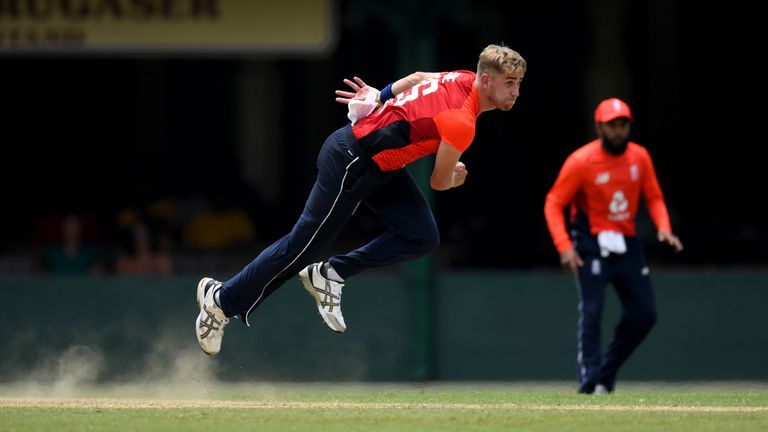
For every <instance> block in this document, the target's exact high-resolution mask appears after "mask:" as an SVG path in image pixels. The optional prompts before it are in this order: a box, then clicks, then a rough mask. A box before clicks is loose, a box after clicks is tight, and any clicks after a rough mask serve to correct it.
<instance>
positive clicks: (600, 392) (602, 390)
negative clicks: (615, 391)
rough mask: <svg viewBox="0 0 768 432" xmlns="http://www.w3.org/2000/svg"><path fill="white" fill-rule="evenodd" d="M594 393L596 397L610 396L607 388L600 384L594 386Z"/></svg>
mask: <svg viewBox="0 0 768 432" xmlns="http://www.w3.org/2000/svg"><path fill="white" fill-rule="evenodd" d="M594 393H595V394H596V395H607V394H611V391H610V390H608V387H606V386H604V385H602V384H598V385H596V386H595V392H594Z"/></svg>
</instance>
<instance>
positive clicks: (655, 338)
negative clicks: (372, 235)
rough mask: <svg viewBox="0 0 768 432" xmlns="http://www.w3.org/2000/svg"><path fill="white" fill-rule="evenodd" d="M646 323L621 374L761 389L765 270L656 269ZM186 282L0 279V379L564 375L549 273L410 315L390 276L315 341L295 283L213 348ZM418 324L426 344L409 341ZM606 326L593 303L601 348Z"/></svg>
mask: <svg viewBox="0 0 768 432" xmlns="http://www.w3.org/2000/svg"><path fill="white" fill-rule="evenodd" d="M654 282H655V289H656V296H657V302H658V309H659V321H658V323H657V326H656V328H655V329H654V330H653V332H652V333H651V335H650V336H649V338H648V339H647V340H646V342H645V343H644V344H643V345H642V346H641V347H640V348H639V349H638V351H637V352H636V354H635V355H634V356H633V357H632V358H631V359H630V360H629V362H628V363H627V364H626V366H625V368H624V369H623V370H622V372H621V374H620V379H626V380H766V379H768V368H767V367H766V365H768V332H766V330H767V329H768V314H766V313H765V308H766V305H768V272H756V271H699V272H659V273H657V274H655V275H654ZM196 283H197V278H192V277H171V278H118V277H103V278H77V277H72V278H64V277H60V278H51V277H0V292H2V298H3V300H4V302H3V308H2V312H0V340H2V341H3V343H4V345H5V346H4V350H3V351H4V355H3V356H2V357H0V382H13V381H24V380H31V381H37V382H40V381H52V380H58V381H61V380H70V381H71V382H75V383H77V382H101V381H130V380H135V379H137V378H138V379H150V380H154V379H160V378H168V377H169V376H172V377H175V379H181V380H187V379H189V380H197V379H202V378H204V377H208V378H211V377H213V378H215V379H220V380H225V381H229V380H232V381H236V380H248V381H407V380H413V379H414V377H415V376H416V374H415V371H417V370H423V369H424V366H425V365H423V364H415V361H414V358H417V357H419V356H415V355H414V350H415V349H417V348H418V347H420V346H421V344H428V345H429V346H430V351H431V352H432V355H431V359H432V360H431V362H432V364H430V365H428V368H427V369H428V370H430V371H431V375H432V378H433V379H435V380H447V381H464V380H471V381H518V380H574V379H575V374H576V367H575V351H576V322H577V308H576V305H577V296H576V291H575V287H574V284H573V281H572V279H571V277H570V276H569V275H566V274H564V273H563V272H551V273H549V272H541V273H539V272H476V273H458V272H456V273H441V274H440V275H438V277H437V279H436V286H435V288H434V289H433V290H432V300H433V303H432V310H431V311H430V312H429V313H426V314H423V311H416V310H414V308H413V306H412V304H413V303H414V302H413V298H412V297H411V296H410V295H409V292H408V289H407V288H405V287H404V284H403V283H401V281H400V279H399V278H398V277H397V275H395V274H393V273H392V274H390V273H382V274H372V275H361V276H358V277H356V278H355V279H354V280H353V281H352V282H351V283H349V284H348V286H347V288H346V289H345V291H344V302H343V307H344V315H345V318H346V321H347V325H348V327H349V328H348V330H347V332H346V333H345V334H343V335H338V334H334V333H332V332H331V331H329V330H328V329H327V328H326V327H325V325H324V324H323V323H322V322H321V320H320V317H319V316H318V315H317V313H316V310H315V307H314V302H313V301H312V300H311V299H310V297H309V296H307V295H306V294H305V293H304V291H303V288H302V287H301V284H300V283H299V282H298V280H292V281H289V282H288V283H287V284H286V285H285V286H284V287H283V288H282V289H280V290H279V291H278V292H277V293H275V294H274V295H273V296H272V297H270V298H269V299H268V300H267V301H266V302H265V303H264V304H263V305H262V306H261V307H260V308H259V309H257V310H256V312H255V313H254V315H252V319H251V322H252V324H251V327H250V328H247V327H246V326H244V325H243V324H242V323H241V322H239V321H237V320H233V322H232V323H231V324H230V326H229V327H228V328H227V333H226V336H225V338H224V342H223V349H222V353H221V354H220V355H219V356H216V357H207V356H205V355H204V354H203V353H202V351H200V350H199V348H198V346H197V342H196V340H195V336H194V333H193V322H194V320H195V317H196V315H197V309H196V305H195V299H194V289H195V286H196ZM422 316H429V317H430V323H431V328H432V329H433V331H432V335H433V337H432V338H431V339H428V340H414V336H413V334H414V332H413V331H412V329H413V328H414V326H415V325H416V324H417V320H419V319H421V318H420V317H422ZM617 317H618V303H617V300H616V297H615V295H609V296H608V297H607V310H606V313H605V316H604V328H603V332H604V336H603V339H604V344H606V343H607V342H608V340H609V339H610V336H611V334H612V331H613V325H614V323H615V320H616V319H617Z"/></svg>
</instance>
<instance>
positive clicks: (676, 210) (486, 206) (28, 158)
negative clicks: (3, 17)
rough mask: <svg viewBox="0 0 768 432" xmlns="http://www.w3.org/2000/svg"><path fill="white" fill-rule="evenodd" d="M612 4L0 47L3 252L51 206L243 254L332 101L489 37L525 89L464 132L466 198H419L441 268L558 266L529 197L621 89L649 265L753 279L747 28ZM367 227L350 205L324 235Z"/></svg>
mask: <svg viewBox="0 0 768 432" xmlns="http://www.w3.org/2000/svg"><path fill="white" fill-rule="evenodd" d="M620 4H621V6H616V4H614V3H613V2H610V1H607V0H606V1H591V2H562V4H560V3H557V2H500V1H499V2H495V1H487V2H482V1H446V2H405V1H402V2H389V3H387V6H384V5H375V4H374V5H372V4H370V2H364V1H342V2H339V3H338V4H337V24H338V29H337V33H336V36H335V39H334V43H333V44H332V47H331V49H330V51H329V52H328V53H326V54H320V55H307V56H302V55H296V54H294V55H285V56H282V55H276V54H270V55H259V54H253V55H247V56H234V55H229V56H212V55H200V56H195V55H189V54H187V55H182V56H167V57H161V56H147V55H145V56H138V55H133V56H130V55H122V56H117V55H114V56H109V55H99V56H96V55H93V56H87V55H74V56H70V55H61V54H60V55H46V56H35V55H10V54H4V55H2V56H0V77H2V81H3V83H4V86H3V88H2V91H1V92H0V125H2V135H1V136H2V143H3V144H2V149H3V150H2V154H3V157H2V160H3V162H4V163H3V169H2V182H3V183H2V184H3V188H2V190H3V192H4V193H3V210H2V213H1V214H2V216H0V222H1V225H0V235H1V236H2V246H1V247H0V254H2V255H3V256H4V257H16V256H19V255H24V254H31V253H34V247H35V244H34V239H33V237H34V233H35V229H36V227H37V226H38V224H39V223H40V220H41V218H42V217H43V216H44V215H46V214H49V213H51V212H55V213H61V212H66V211H78V212H88V213H90V214H93V215H94V217H95V218H96V220H97V221H98V223H99V226H100V234H99V241H101V242H103V243H104V244H107V245H109V244H112V243H116V242H117V241H118V239H117V236H118V234H117V230H116V229H115V219H116V215H117V214H118V212H119V211H120V209H122V208H124V207H126V206H141V205H145V204H147V203H150V202H152V201H154V200H158V199H170V198H173V199H179V198H185V197H202V198H203V199H205V200H207V201H209V202H212V203H216V202H222V201H223V202H225V203H226V204H227V205H233V204H236V205H238V206H240V207H241V208H243V209H245V210H246V211H247V212H248V214H249V215H250V216H251V218H252V220H253V221H254V224H255V226H256V227H257V236H258V239H257V240H258V241H257V243H258V244H260V245H261V244H264V243H268V242H271V241H273V240H275V239H276V238H278V237H280V236H281V235H282V234H284V233H285V232H287V231H288V230H289V229H290V227H291V226H292V224H293V222H294V221H295V220H296V218H297V217H298V215H299V212H300V211H301V208H302V207H303V204H304V200H305V198H306V195H307V193H308V191H309V188H310V187H311V184H312V182H313V180H314V174H315V171H314V161H315V157H316V153H317V150H318V149H319V147H320V145H321V144H322V142H323V140H324V139H325V137H326V136H327V135H328V134H330V133H331V132H332V131H334V130H335V129H337V128H338V127H340V126H342V125H343V124H344V123H345V122H346V107H344V106H342V105H339V104H336V103H335V102H334V101H333V91H334V90H335V89H338V88H341V86H342V84H341V80H342V79H343V78H346V77H352V76H353V75H358V76H360V77H362V78H364V79H365V80H366V81H367V82H368V83H369V84H371V85H373V86H375V87H378V88H381V87H383V86H384V85H386V84H387V83H388V82H390V81H393V80H395V79H397V78H399V77H400V76H402V75H404V74H406V73H408V72H410V71H412V70H449V69H469V70H474V69H475V66H476V62H477V55H478V53H479V52H480V50H482V48H483V47H485V46H486V45H488V44H490V43H502V42H503V43H505V44H506V45H508V46H510V47H511V48H513V49H515V50H517V51H519V52H520V53H521V54H522V55H523V56H524V57H525V58H526V60H527V61H528V73H527V75H526V77H525V81H524V84H523V86H522V91H521V93H522V95H521V97H520V99H519V100H518V102H517V104H516V106H515V107H514V108H513V110H512V111H511V112H508V113H503V112H496V111H494V112H489V113H484V114H483V115H482V116H480V118H479V119H478V128H477V130H478V132H477V135H476V139H475V142H474V144H473V145H472V147H471V148H470V149H469V150H468V151H467V152H466V153H465V156H464V157H463V160H464V162H465V163H466V164H467V167H468V170H469V171H470V176H469V178H468V181H467V183H466V185H465V186H464V187H461V188H458V189H455V190H451V191H448V192H443V193H435V194H434V196H433V207H434V209H435V213H436V218H437V220H438V224H439V227H440V230H441V233H442V237H443V247H442V248H441V250H440V251H439V252H437V253H436V257H437V258H438V263H440V264H441V265H450V266H452V267H467V268H470V267H471V268H524V269H530V268H538V267H553V266H557V255H556V253H555V250H554V248H553V246H552V244H551V240H550V238H549V234H548V232H547V230H546V226H545V223H544V218H543V203H544V196H545V195H546V192H547V191H548V189H549V188H550V186H551V185H552V183H553V181H554V179H555V177H556V176H557V173H558V170H559V168H560V166H561V164H562V162H563V161H564V160H565V158H566V157H567V155H568V154H569V153H570V152H572V151H573V150H574V149H576V148H577V147H578V146H580V145H582V144H584V143H586V142H587V141H589V140H591V139H592V138H593V137H594V132H593V123H592V121H593V120H592V112H593V109H594V107H595V106H596V104H597V102H599V101H600V100H602V99H604V98H607V97H612V96H617V97H621V98H623V99H624V100H626V101H627V102H628V103H629V104H630V106H631V107H632V109H633V112H634V115H635V119H636V123H635V124H634V125H633V140H634V141H636V142H638V143H640V144H642V145H645V146H646V147H647V148H648V149H649V151H650V153H651V155H652V157H653V158H654V163H655V165H656V169H657V174H658V177H659V180H660V182H661V186H662V189H663V191H664V193H665V196H666V199H667V205H668V207H669V210H670V213H671V216H672V223H673V227H674V229H675V231H676V233H677V234H678V235H679V236H680V237H681V240H682V241H683V242H684V244H685V246H686V249H685V251H684V252H683V253H681V254H679V255H675V254H673V253H672V252H671V251H669V250H667V248H663V247H660V246H659V245H657V244H655V243H654V242H653V241H652V240H653V236H654V232H655V231H654V228H653V226H652V224H651V223H650V221H649V219H648V218H647V215H645V214H641V215H640V220H639V235H641V236H644V237H645V238H647V239H648V248H649V252H650V258H651V261H653V262H656V263H658V264H660V265H667V266H691V267H694V266H697V267H705V266H706V267H712V266H762V265H763V264H764V263H765V262H766V261H767V260H768V248H766V246H765V243H766V241H767V240H768V210H766V209H767V208H768V206H767V205H766V203H765V200H766V194H765V192H764V185H765V184H766V181H765V179H764V177H763V174H764V172H762V168H763V166H764V162H763V159H762V158H761V157H760V156H762V154H763V152H762V151H761V150H762V147H763V145H764V144H765V138H764V133H763V128H764V127H765V125H766V123H767V121H768V109H767V108H766V106H765V100H766V96H768V92H766V83H765V78H764V75H765V69H764V67H762V66H761V67H758V64H761V63H764V60H762V59H761V58H760V57H762V56H764V53H765V47H764V43H765V41H766V34H765V30H764V28H765V23H764V18H763V16H762V15H761V14H759V13H757V12H756V11H755V9H754V8H756V7H757V6H747V3H744V4H741V3H740V2H724V3H718V4H716V5H702V4H701V3H699V2H693V1H669V2H667V1H650V2H627V3H620ZM606 28H608V29H613V30H610V31H608V32H606V31H605V29H606ZM606 47H607V48H606ZM265 70H266V71H268V72H269V73H266V74H264V75H263V76H260V75H259V73H260V72H259V71H265ZM254 71H256V72H254ZM254 74H256V75H255V76H254ZM244 76H248V77H250V79H251V80H255V81H256V82H258V83H260V85H261V87H259V86H257V89H259V88H260V89H264V93H263V94H262V97H263V98H264V100H263V101H262V102H261V104H262V105H261V106H267V107H269V109H270V112H271V114H270V115H271V117H270V118H274V119H276V121H275V122H274V123H270V125H271V126H270V127H271V128H272V129H270V130H272V131H273V134H272V135H271V136H273V137H274V138H275V139H273V140H265V141H257V142H250V143H246V144H247V145H252V146H265V148H272V147H274V148H276V149H278V152H279V153H280V154H281V157H280V158H278V159H276V160H275V161H274V165H275V166H274V167H273V169H272V170H271V171H270V172H271V175H273V176H276V177H275V180H276V181H275V182H274V183H273V186H270V187H271V188H272V189H270V190H271V191H272V192H273V193H272V194H271V195H270V194H265V193H264V189H263V188H261V187H260V185H259V184H254V183H253V182H247V181H245V180H244V178H243V174H242V172H241V167H242V163H241V161H240V158H241V157H242V155H241V154H240V152H239V150H238V143H239V142H242V140H243V137H242V134H241V131H242V129H243V126H244V123H243V122H249V121H251V120H250V119H248V118H246V116H243V115H242V109H241V107H242V104H243V100H244V98H246V97H248V96H247V95H245V94H244V92H243V87H242V82H243V77H244ZM274 184H277V185H278V186H277V189H275V187H276V186H274ZM378 228H379V227H378V225H377V222H376V221H375V220H373V219H372V218H371V217H370V215H369V214H367V213H366V212H365V211H362V212H361V214H360V215H358V216H357V217H356V220H355V221H353V224H352V225H350V227H349V229H348V230H347V231H345V232H344V233H342V238H341V239H340V242H342V243H344V242H350V243H355V242H357V243H359V242H360V241H364V240H365V239H366V238H368V237H369V236H370V235H373V234H375V232H376V230H377V229H378ZM251 252H252V251H250V252H249V253H251ZM238 265H239V264H238Z"/></svg>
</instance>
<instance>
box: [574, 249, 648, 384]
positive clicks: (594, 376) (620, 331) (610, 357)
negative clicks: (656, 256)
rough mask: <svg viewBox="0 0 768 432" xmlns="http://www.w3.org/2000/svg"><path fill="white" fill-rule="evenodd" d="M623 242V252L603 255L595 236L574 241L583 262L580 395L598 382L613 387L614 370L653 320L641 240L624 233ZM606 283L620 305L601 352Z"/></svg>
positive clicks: (579, 345)
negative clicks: (603, 351) (617, 316)
mask: <svg viewBox="0 0 768 432" xmlns="http://www.w3.org/2000/svg"><path fill="white" fill-rule="evenodd" d="M626 242H627V252H626V253H624V254H621V255H616V254H610V255H609V256H608V257H605V258H603V257H601V256H600V254H599V250H598V246H597V240H596V238H595V236H580V237H578V238H577V239H576V250H577V251H578V252H579V255H581V257H582V259H583V261H584V265H583V266H582V267H581V268H580V269H579V275H578V291H579V332H578V355H577V373H578V378H579V383H580V386H579V392H580V393H592V392H593V391H594V390H595V386H596V385H597V384H602V385H604V386H606V387H607V388H608V390H611V391H612V390H613V388H614V386H615V384H616V375H617V373H618V371H619V368H620V367H621V366H622V365H623V364H624V362H625V361H626V360H627V359H628V358H629V356H630V355H631V354H632V352H633V351H635V349H636V348H637V347H638V345H640V342H642V341H643V339H645V337H646V336H647V335H648V332H649V331H650V330H651V328H652V327H653V325H654V324H655V323H656V302H655V299H654V295H653V287H652V284H651V279H650V276H649V270H648V265H647V262H646V259H645V253H644V250H643V246H642V243H641V242H640V241H639V240H638V239H637V238H636V237H626ZM609 284H611V285H613V287H614V289H615V291H616V294H617V295H618V298H619V301H620V303H621V317H620V319H619V322H618V324H617V325H616V327H615V329H614V335H613V340H612V341H611V343H610V344H609V345H608V348H607V349H606V351H605V353H603V354H601V328H600V323H601V320H602V316H603V304H604V302H605V292H606V287H607V286H608V285H609Z"/></svg>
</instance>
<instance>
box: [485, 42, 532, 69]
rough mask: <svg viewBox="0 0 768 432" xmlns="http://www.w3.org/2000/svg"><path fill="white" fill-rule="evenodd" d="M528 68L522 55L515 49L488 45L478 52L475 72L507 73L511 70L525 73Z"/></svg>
mask: <svg viewBox="0 0 768 432" xmlns="http://www.w3.org/2000/svg"><path fill="white" fill-rule="evenodd" d="M527 68H528V65H527V63H526V62H525V59H524V58H523V56H521V55H520V53H518V52H517V51H515V50H513V49H511V48H509V47H506V46H504V45H488V46H487V47H485V49H484V50H483V52H481V53H480V60H479V61H478V62H477V74H478V75H480V74H482V73H486V72H489V71H494V72H498V73H501V74H504V75H508V74H510V73H513V72H518V73H521V74H525V70H526V69H527Z"/></svg>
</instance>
